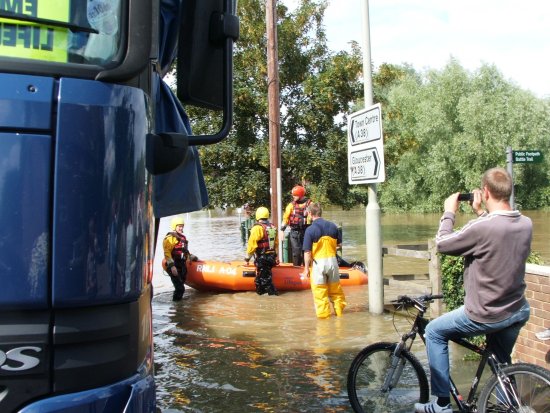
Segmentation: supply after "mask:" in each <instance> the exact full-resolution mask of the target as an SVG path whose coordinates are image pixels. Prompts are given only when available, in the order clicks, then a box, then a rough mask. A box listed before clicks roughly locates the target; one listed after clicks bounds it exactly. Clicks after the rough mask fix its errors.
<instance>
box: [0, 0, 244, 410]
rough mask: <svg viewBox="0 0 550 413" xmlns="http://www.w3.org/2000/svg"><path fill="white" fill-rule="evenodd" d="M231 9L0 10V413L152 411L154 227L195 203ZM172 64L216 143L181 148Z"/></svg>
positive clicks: (226, 70)
mask: <svg viewBox="0 0 550 413" xmlns="http://www.w3.org/2000/svg"><path fill="white" fill-rule="evenodd" d="M234 10H235V5H234V3H233V1H231V0H202V1H201V0H21V1H16V0H14V1H11V2H8V1H6V2H0V200H1V201H0V283H1V284H2V286H1V287H0V411H1V412H41V413H43V412H57V411H63V412H73V411H74V412H79V413H80V412H123V411H124V412H154V411H155V386H154V374H153V373H154V372H153V346H152V331H151V325H152V323H151V320H152V317H151V311H152V310H151V299H152V294H153V291H152V284H151V279H152V273H153V271H152V263H153V252H154V244H155V240H156V236H157V234H156V230H155V228H156V225H155V222H157V223H158V220H159V219H160V217H162V216H166V215H171V214H176V213H180V212H186V211H192V210H197V209H200V208H202V207H204V206H205V205H206V204H207V202H208V199H207V194H206V189H205V187H204V181H203V177H202V172H201V170H200V162H199V159H198V153H197V151H196V149H195V146H196V145H201V144H211V143H216V142H218V141H219V140H221V139H223V137H224V136H225V135H227V133H228V132H229V128H230V123H231V47H232V42H233V41H234V40H235V39H236V37H237V36H238V20H236V17H235V16H234ZM213 33H214V34H213ZM176 56H178V72H180V70H181V73H185V76H184V77H182V79H178V95H179V96H180V97H181V99H182V100H184V101H185V102H187V103H189V104H199V105H201V106H204V107H208V108H211V109H213V110H221V111H222V112H223V119H224V122H223V127H222V130H221V131H220V132H218V133H217V134H214V135H212V136H193V135H192V133H191V129H190V125H191V124H190V123H189V121H188V119H186V116H185V112H184V111H183V106H181V104H180V102H179V101H178V99H176V98H175V96H173V95H172V92H171V91H170V90H169V88H168V87H167V86H166V85H165V84H164V83H163V82H162V79H161V78H162V76H163V75H164V74H165V73H166V72H167V71H168V69H169V67H170V66H171V64H172V61H173V59H174V57H176ZM200 67H203V69H204V67H213V68H218V69H216V70H214V73H209V74H205V72H208V71H206V70H202V71H201V70H199V69H200ZM201 76H202V77H203V79H202V80H201V79H200V77H201ZM204 76H210V77H211V78H210V80H209V79H208V78H207V79H204ZM201 82H202V83H201ZM201 84H205V86H204V87H201V86H200V85H201ZM197 85H198V86H197ZM185 102H184V103H185ZM171 128H173V129H171ZM178 181H179V182H184V184H182V190H181V191H179V192H178V193H176V192H175V191H173V188H171V187H170V186H171V183H172V182H178ZM182 192H183V193H182ZM178 197H179V198H178Z"/></svg>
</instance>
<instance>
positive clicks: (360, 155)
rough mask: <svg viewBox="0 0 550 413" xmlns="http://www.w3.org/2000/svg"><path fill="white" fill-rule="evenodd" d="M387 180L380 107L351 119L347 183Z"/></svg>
mask: <svg viewBox="0 0 550 413" xmlns="http://www.w3.org/2000/svg"><path fill="white" fill-rule="evenodd" d="M385 179H386V171H385V168H384V140H383V138H382V107H381V106H380V103H377V104H376V105H373V106H371V107H369V108H366V109H363V110H360V111H358V112H355V113H352V114H351V115H350V116H349V118H348V181H349V184H350V185H353V184H371V183H376V182H384V180H385Z"/></svg>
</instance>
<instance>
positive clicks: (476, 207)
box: [444, 189, 484, 217]
mask: <svg viewBox="0 0 550 413" xmlns="http://www.w3.org/2000/svg"><path fill="white" fill-rule="evenodd" d="M482 194H483V192H482V191H481V189H474V190H473V191H472V192H470V193H466V194H464V193H462V194H461V193H460V192H455V193H454V194H451V195H449V197H448V198H447V199H446V200H445V204H444V208H445V212H452V213H453V214H456V211H457V210H458V203H459V202H460V201H468V202H469V203H470V205H471V206H472V211H473V212H474V213H475V214H476V215H477V216H478V217H479V216H481V215H482V214H483V212H484V211H483V208H482V207H481V202H482Z"/></svg>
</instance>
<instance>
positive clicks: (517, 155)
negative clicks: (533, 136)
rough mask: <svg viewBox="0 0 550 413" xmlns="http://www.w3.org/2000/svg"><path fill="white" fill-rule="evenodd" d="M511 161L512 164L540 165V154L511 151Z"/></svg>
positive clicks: (532, 151) (530, 151)
mask: <svg viewBox="0 0 550 413" xmlns="http://www.w3.org/2000/svg"><path fill="white" fill-rule="evenodd" d="M512 155H513V157H512V161H513V162H514V163H541V162H542V152H541V151H536V150H529V151H527V150H526V151H513V152H512Z"/></svg>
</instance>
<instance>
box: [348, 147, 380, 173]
mask: <svg viewBox="0 0 550 413" xmlns="http://www.w3.org/2000/svg"><path fill="white" fill-rule="evenodd" d="M350 160H351V162H350V166H349V168H350V178H351V180H352V181H364V180H372V179H377V178H378V174H379V172H380V165H381V162H380V155H379V154H378V150H377V149H376V148H368V149H363V150H359V151H355V152H352V153H351V154H350Z"/></svg>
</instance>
